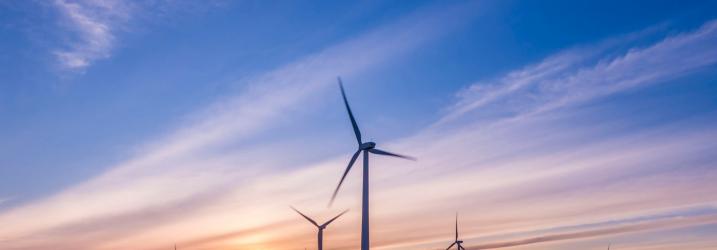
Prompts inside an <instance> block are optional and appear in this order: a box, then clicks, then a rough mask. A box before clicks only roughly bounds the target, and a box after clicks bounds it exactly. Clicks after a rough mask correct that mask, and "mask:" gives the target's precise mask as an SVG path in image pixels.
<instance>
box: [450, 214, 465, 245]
mask: <svg viewBox="0 0 717 250" xmlns="http://www.w3.org/2000/svg"><path fill="white" fill-rule="evenodd" d="M461 244H463V241H462V240H458V213H456V239H455V240H454V241H453V243H452V244H451V245H450V246H448V248H446V250H448V249H451V247H453V245H456V247H458V250H465V248H463V246H462V245H461Z"/></svg>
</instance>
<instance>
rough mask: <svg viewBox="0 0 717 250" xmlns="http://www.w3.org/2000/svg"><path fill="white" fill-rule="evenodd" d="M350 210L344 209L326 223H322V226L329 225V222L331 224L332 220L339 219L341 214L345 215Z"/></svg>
mask: <svg viewBox="0 0 717 250" xmlns="http://www.w3.org/2000/svg"><path fill="white" fill-rule="evenodd" d="M348 211H349V210H348V209H346V210H344V211H343V212H341V213H340V214H339V215H336V217H334V218H332V219H330V220H329V221H327V222H326V223H324V224H323V225H321V226H322V227H325V226H328V225H329V224H331V222H333V221H334V220H336V219H338V218H339V217H340V216H341V215H344V214H345V213H346V212H348Z"/></svg>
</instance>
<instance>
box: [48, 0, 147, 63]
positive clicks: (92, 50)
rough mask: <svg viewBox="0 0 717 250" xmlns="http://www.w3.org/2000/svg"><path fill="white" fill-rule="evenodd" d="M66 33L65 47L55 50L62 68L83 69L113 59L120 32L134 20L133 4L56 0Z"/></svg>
mask: <svg viewBox="0 0 717 250" xmlns="http://www.w3.org/2000/svg"><path fill="white" fill-rule="evenodd" d="M53 5H54V6H55V7H56V9H57V10H58V11H59V13H60V14H61V19H62V20H61V23H62V27H63V28H62V29H64V30H66V32H64V33H66V34H67V36H65V38H66V39H67V42H66V44H65V48H62V49H57V50H56V51H54V54H55V56H56V57H57V60H58V61H59V63H60V65H61V66H62V67H63V68H65V69H68V70H80V71H81V70H83V69H85V68H87V67H89V66H90V65H91V64H92V63H93V62H94V61H96V60H99V59H103V58H107V57H109V56H110V54H111V51H112V49H113V48H114V47H115V43H116V40H117V39H116V33H117V32H118V30H119V29H120V28H121V26H122V25H124V24H125V23H126V22H127V21H129V19H130V18H131V17H132V14H133V8H134V6H132V4H131V2H127V1H115V0H101V1H92V0H79V1H69V0H55V1H54V2H53Z"/></svg>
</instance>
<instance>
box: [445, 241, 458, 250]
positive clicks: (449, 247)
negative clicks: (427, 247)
mask: <svg viewBox="0 0 717 250" xmlns="http://www.w3.org/2000/svg"><path fill="white" fill-rule="evenodd" d="M455 244H456V242H455V241H454V242H453V244H451V245H450V246H448V248H446V250H448V249H451V247H453V245H455Z"/></svg>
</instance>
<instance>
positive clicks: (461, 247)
mask: <svg viewBox="0 0 717 250" xmlns="http://www.w3.org/2000/svg"><path fill="white" fill-rule="evenodd" d="M461 244H463V241H462V240H458V213H456V239H455V240H454V241H453V243H452V244H451V245H450V246H448V248H446V250H448V249H451V247H453V245H456V247H458V250H465V248H463V246H462V245H461ZM608 250H609V249H608Z"/></svg>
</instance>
